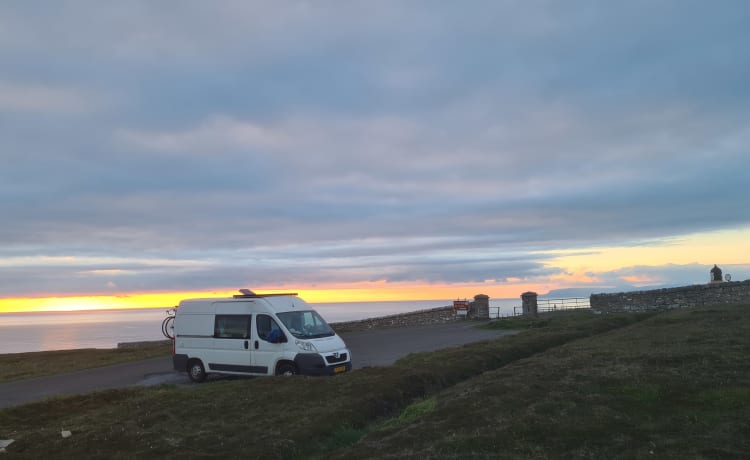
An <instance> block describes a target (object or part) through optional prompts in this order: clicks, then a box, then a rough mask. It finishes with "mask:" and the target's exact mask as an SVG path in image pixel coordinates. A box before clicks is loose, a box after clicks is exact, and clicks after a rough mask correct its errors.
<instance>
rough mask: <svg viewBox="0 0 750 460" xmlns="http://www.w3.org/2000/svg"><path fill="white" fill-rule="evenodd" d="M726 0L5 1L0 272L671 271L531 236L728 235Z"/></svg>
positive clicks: (98, 285)
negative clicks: (602, 258)
mask: <svg viewBox="0 0 750 460" xmlns="http://www.w3.org/2000/svg"><path fill="white" fill-rule="evenodd" d="M84 10H85V11H86V14H83V11H84ZM745 10H746V8H745V7H744V4H743V3H738V2H731V1H730V2H722V4H721V5H703V4H700V3H688V4H685V3H684V2H676V1H665V2H659V3H658V4H653V3H652V2H648V3H646V2H635V3H633V2H630V3H623V4H617V5H615V4H607V5H592V4H590V3H588V2H581V3H577V2H574V3H572V4H569V5H568V4H566V5H565V6H564V7H563V6H560V5H559V4H558V3H557V2H546V1H542V2H535V3H533V4H532V3H528V2H477V3H473V4H472V5H470V6H466V5H461V6H453V5H440V6H436V5H434V4H433V3H429V2H419V1H417V2H409V3H404V2H390V1H384V2H378V4H377V5H374V4H371V3H367V2H352V3H347V4H346V5H337V7H336V8H326V7H323V6H320V5H317V4H311V3H306V2H289V3H285V4H283V5H279V4H278V2H261V1H254V2H240V1H224V2H219V3H218V4H216V5H213V4H212V5H211V6H207V5H204V4H202V3H200V2H181V3H180V6H179V8H175V5H174V4H171V3H168V2H167V3H159V4H154V3H151V2H138V1H135V2H128V3H126V4H125V3H124V4H121V5H117V6H115V7H113V6H112V5H108V6H106V7H104V6H102V5H100V4H99V3H97V2H88V3H86V2H84V3H75V2H74V3H65V2H62V3H60V4H56V5H55V6H49V5H48V7H46V8H44V9H40V8H38V7H37V6H34V5H33V4H13V5H4V6H2V7H0V13H1V14H0V38H1V40H0V59H3V62H5V63H6V68H7V69H8V72H7V76H4V77H3V78H4V79H3V81H2V82H0V114H2V116H3V123H2V124H0V138H2V139H3V141H2V142H3V148H2V150H0V156H1V159H2V160H3V164H4V165H6V166H5V167H4V168H2V169H1V170H0V212H2V215H3V216H4V222H3V226H1V227H0V241H2V243H0V257H5V258H6V260H7V261H9V262H7V263H6V264H5V265H3V264H2V263H0V267H1V268H2V270H4V273H5V275H6V281H2V279H0V287H2V288H3V289H6V288H7V289H8V291H7V292H11V291H12V292H16V293H22V292H35V290H38V289H40V288H39V286H44V287H45V289H50V290H55V291H60V292H62V291H65V292H84V291H87V290H92V291H98V290H107V289H110V290H112V289H120V290H122V291H123V292H127V291H128V290H137V289H167V288H169V289H183V288H186V287H197V286H203V287H207V288H210V287H213V286H216V285H221V286H228V287H236V286H238V285H246V284H251V285H257V284H258V283H259V284H273V283H278V282H279V280H283V281H284V282H289V283H294V282H299V283H317V284H324V283H330V282H351V283H355V282H358V281H362V280H368V281H372V280H388V281H389V282H403V283H407V282H428V283H450V282H456V283H459V282H474V281H478V282H483V281H484V280H491V279H494V280H514V281H513V282H529V283H540V285H541V286H544V285H546V284H544V283H547V284H551V283H558V284H561V283H570V284H576V285H579V284H586V285H590V286H601V287H602V288H604V287H606V286H624V285H635V284H639V283H645V282H647V280H653V282H654V283H670V282H672V281H674V280H682V281H686V280H688V279H690V278H691V276H692V275H690V276H686V275H684V274H683V273H682V272H681V271H680V270H679V269H677V268H675V267H664V266H663V264H661V263H659V264H654V267H655V268H653V271H654V272H657V271H659V270H663V272H661V273H660V274H658V273H651V272H649V273H646V274H643V273H638V272H632V271H628V270H630V269H625V268H622V272H617V271H612V272H609V271H606V272H597V273H593V272H587V271H584V272H577V271H574V270H570V269H569V267H565V266H559V265H558V266H555V265H553V264H551V263H550V256H549V255H548V254H549V253H547V252H545V251H555V250H575V251H581V252H586V251H587V250H589V249H590V248H592V247H601V246H618V247H629V248H633V251H636V250H638V248H639V247H640V246H642V245H647V244H657V245H658V244H666V243H665V242H669V241H671V240H669V238H672V237H675V236H680V235H686V234H692V233H697V232H711V231H715V230H720V229H746V228H747V225H748V224H749V223H750V205H748V201H747V198H746V193H744V190H745V189H746V182H747V178H746V174H745V172H744V168H742V167H741V166H742V165H744V163H746V157H747V145H748V141H750V125H749V124H748V122H747V120H748V119H750V117H749V116H750V113H748V107H750V91H748V90H747V85H746V84H745V82H746V81H748V80H749V79H750V74H749V72H750V66H748V65H747V63H746V62H745V61H743V60H741V59H737V58H736V56H741V55H743V52H744V48H743V46H744V43H746V42H747V39H748V32H747V27H746V22H747V19H748V18H747V14H746V13H745ZM84 18H95V19H96V20H88V19H87V20H84ZM654 242H656V243H654ZM34 257H41V258H39V259H36V260H37V261H39V263H38V264H26V263H20V261H21V260H27V259H28V258H34ZM43 257H47V259H43ZM64 257H75V258H76V259H77V260H78V261H84V262H81V263H67V262H66V263H61V262H60V260H62V259H58V258H64ZM106 260H110V261H112V262H111V263H108V262H105V261H106ZM145 261H149V262H145ZM168 261H171V262H170V263H168ZM697 262H700V263H703V262H704V261H702V260H700V261H697ZM16 263H18V265H16ZM646 265H648V264H646ZM250 281H252V283H250ZM3 292H6V291H5V290H3Z"/></svg>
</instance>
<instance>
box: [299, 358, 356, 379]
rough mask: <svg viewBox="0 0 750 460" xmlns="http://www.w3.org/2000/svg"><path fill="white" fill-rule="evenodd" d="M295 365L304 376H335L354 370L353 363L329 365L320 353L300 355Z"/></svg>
mask: <svg viewBox="0 0 750 460" xmlns="http://www.w3.org/2000/svg"><path fill="white" fill-rule="evenodd" d="M294 364H296V365H297V369H298V370H299V373H300V374H302V375H335V374H341V373H343V372H350V371H351V370H352V362H351V361H349V362H346V363H337V364H334V365H328V364H326V362H325V360H324V359H323V357H322V356H321V355H319V354H318V353H298V354H297V356H295V357H294Z"/></svg>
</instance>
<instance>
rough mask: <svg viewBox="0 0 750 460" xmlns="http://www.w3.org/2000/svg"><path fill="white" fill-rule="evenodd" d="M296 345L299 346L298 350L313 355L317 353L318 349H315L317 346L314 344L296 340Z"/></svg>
mask: <svg viewBox="0 0 750 460" xmlns="http://www.w3.org/2000/svg"><path fill="white" fill-rule="evenodd" d="M294 343H295V345H297V348H299V349H300V350H302V351H310V352H313V353H317V352H318V349H317V348H315V345H313V344H312V342H305V341H302V340H295V341H294Z"/></svg>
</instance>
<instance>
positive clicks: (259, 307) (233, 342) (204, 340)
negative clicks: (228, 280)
mask: <svg viewBox="0 0 750 460" xmlns="http://www.w3.org/2000/svg"><path fill="white" fill-rule="evenodd" d="M240 292H242V294H240V295H235V296H234V297H232V298H226V299H190V300H183V301H182V302H180V304H179V306H178V307H177V309H176V312H175V320H174V356H173V362H174V368H175V370H177V371H186V372H187V373H188V376H189V377H190V380H192V381H194V382H201V381H203V380H204V379H205V378H206V375H207V374H210V373H215V374H234V375H294V374H304V375H333V374H338V373H342V372H348V371H351V369H352V364H351V355H350V353H349V350H347V348H346V344H345V343H344V341H343V340H341V337H339V336H338V335H336V333H335V332H334V331H333V329H331V327H330V326H329V325H328V324H327V323H326V322H325V320H323V318H321V317H320V315H319V314H318V313H317V312H316V311H315V310H313V309H312V307H310V305H309V304H308V303H307V302H305V301H304V300H302V299H301V298H299V297H297V294H265V295H263V294H255V293H254V292H252V291H249V290H247V289H242V290H240Z"/></svg>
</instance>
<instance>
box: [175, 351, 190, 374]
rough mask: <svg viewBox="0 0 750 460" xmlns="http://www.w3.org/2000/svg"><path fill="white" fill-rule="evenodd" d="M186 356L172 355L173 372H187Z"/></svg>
mask: <svg viewBox="0 0 750 460" xmlns="http://www.w3.org/2000/svg"><path fill="white" fill-rule="evenodd" d="M187 362H188V355H172V366H174V370H176V371H179V372H185V371H186V370H187Z"/></svg>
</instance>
